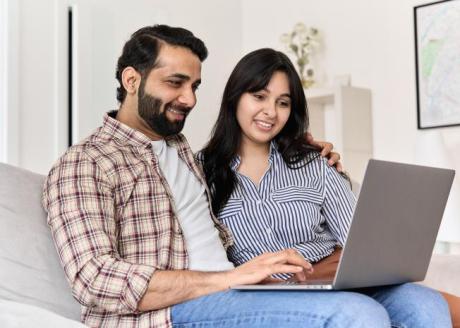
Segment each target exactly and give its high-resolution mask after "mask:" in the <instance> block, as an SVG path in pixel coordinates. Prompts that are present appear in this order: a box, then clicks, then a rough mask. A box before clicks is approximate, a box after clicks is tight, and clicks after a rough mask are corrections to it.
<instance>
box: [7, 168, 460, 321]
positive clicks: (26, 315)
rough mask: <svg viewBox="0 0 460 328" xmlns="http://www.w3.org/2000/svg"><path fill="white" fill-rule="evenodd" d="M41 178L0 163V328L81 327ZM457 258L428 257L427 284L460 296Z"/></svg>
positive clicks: (459, 268) (459, 273)
mask: <svg viewBox="0 0 460 328" xmlns="http://www.w3.org/2000/svg"><path fill="white" fill-rule="evenodd" d="M44 178H45V177H44V176H43V175H39V174H35V173H32V172H30V171H26V170H23V169H20V168H17V167H13V166H10V165H6V164H2V163H0V227H1V228H0V323H1V327H3V328H6V327H35V328H37V327H47V328H48V327H84V326H83V325H82V324H80V323H79V322H78V321H79V319H80V306H79V304H78V303H77V302H76V301H75V299H73V297H72V296H71V290H70V288H69V285H68V283H67V281H66V280H65V277H64V273H63V270H62V268H61V266H60V264H59V258H58V255H57V253H56V250H55V248H54V244H53V242H52V239H51V235H50V232H49V230H48V227H47V225H46V214H45V212H44V211H43V209H42V206H41V195H42V185H43V181H44ZM458 277H460V256H452V255H451V256H434V257H433V259H432V263H431V266H430V269H429V273H428V276H427V280H426V281H425V282H424V283H426V284H427V285H430V286H433V287H436V288H439V289H442V290H445V291H448V292H452V293H456V294H460V280H459V279H458Z"/></svg>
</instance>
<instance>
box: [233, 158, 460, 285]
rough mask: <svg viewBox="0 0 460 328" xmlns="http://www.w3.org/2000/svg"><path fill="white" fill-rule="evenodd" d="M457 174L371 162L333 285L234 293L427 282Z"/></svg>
mask: <svg viewBox="0 0 460 328" xmlns="http://www.w3.org/2000/svg"><path fill="white" fill-rule="evenodd" d="M454 175H455V171H454V170H448V169H439V168H433V167H425V166H418V165H409V164H402V163H393V162H385V161H379V160H370V161H369V163H368V165H367V169H366V174H365V176H364V181H363V185H362V188H361V192H360V195H359V198H358V203H357V204H356V209H355V212H354V215H353V221H352V224H351V227H350V231H349V233H348V237H347V241H346V243H345V246H344V249H343V251H342V255H341V257H340V262H339V265H338V268H337V271H336V274H335V277H334V279H333V280H332V281H310V282H305V283H304V282H302V283H300V282H283V283H276V284H265V285H238V286H234V287H232V288H233V289H249V290H261V289H270V290H275V289H276V290H279V289H285V290H292V289H351V288H362V287H371V286H381V285H391V284H399V283H404V282H411V281H421V280H423V279H425V275H426V272H427V269H428V264H429V262H430V259H431V254H432V252H433V247H434V243H435V241H436V236H437V234H438V230H439V225H440V223H441V219H442V216H443V213H444V208H445V206H446V202H447V198H448V196H449V191H450V188H451V186H452V181H453V179H454Z"/></svg>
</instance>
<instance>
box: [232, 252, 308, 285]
mask: <svg viewBox="0 0 460 328" xmlns="http://www.w3.org/2000/svg"><path fill="white" fill-rule="evenodd" d="M278 273H291V274H294V276H295V277H296V279H297V280H298V281H305V280H307V275H308V274H311V273H313V267H312V265H311V264H310V263H308V262H307V261H305V259H304V258H303V257H302V256H301V255H300V254H299V252H297V251H296V250H294V249H286V250H283V251H279V252H276V253H265V254H262V255H260V256H257V257H255V258H253V259H252V260H250V261H248V262H246V263H244V264H242V265H240V266H239V267H237V268H235V269H233V270H231V271H229V272H228V277H227V278H229V279H228V282H230V286H236V285H251V284H258V283H261V282H266V281H272V280H271V279H272V278H271V276H272V275H274V274H278Z"/></svg>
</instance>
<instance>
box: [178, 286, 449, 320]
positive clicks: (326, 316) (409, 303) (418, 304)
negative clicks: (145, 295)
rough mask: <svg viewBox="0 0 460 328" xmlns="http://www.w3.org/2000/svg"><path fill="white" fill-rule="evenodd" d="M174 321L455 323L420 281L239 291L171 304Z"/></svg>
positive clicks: (431, 291) (442, 302)
mask: <svg viewBox="0 0 460 328" xmlns="http://www.w3.org/2000/svg"><path fill="white" fill-rule="evenodd" d="M171 316H172V322H173V326H174V327H177V328H191V327H193V328H198V327H216V328H217V327H219V328H227V327H240V328H242V327H244V328H246V327H251V328H258V327H264V328H271V327H276V328H291V327H292V328H294V327H295V328H302V327H308V328H317V327H328V328H334V327H352V328H355V327H356V328H358V327H362V328H380V327H398V328H399V327H400V328H403V327H408V328H409V327H411V328H412V327H413V328H415V327H417V328H422V327H427V328H428V327H429V328H437V327H439V328H441V327H442V328H444V327H452V325H451V320H450V314H449V309H448V307H447V304H446V302H445V301H444V298H443V297H442V296H441V295H440V294H439V293H438V292H436V291H434V290H432V289H429V288H426V287H423V286H420V285H417V284H403V285H397V286H388V287H378V288H366V289H360V290H359V291H235V290H229V291H225V292H220V293H215V294H211V295H207V296H203V297H200V298H197V299H194V300H191V301H188V302H185V303H182V304H178V305H175V306H173V307H172V310H171Z"/></svg>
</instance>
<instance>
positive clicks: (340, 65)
mask: <svg viewBox="0 0 460 328" xmlns="http://www.w3.org/2000/svg"><path fill="white" fill-rule="evenodd" d="M423 3H426V1H416V0H389V1H380V0H349V1H340V2H339V1H331V0H326V1H314V0H302V1H301V0H285V1H283V2H282V3H275V2H271V5H267V2H266V1H263V0H253V1H243V2H242V10H243V52H247V51H250V50H253V49H255V48H258V47H263V46H272V47H275V48H280V49H281V45H280V43H279V41H278V40H279V36H280V35H281V34H282V33H284V32H287V31H290V30H291V29H292V27H293V25H294V24H295V23H296V22H299V21H302V22H304V23H306V24H307V25H312V26H316V27H318V28H319V29H320V30H321V31H322V32H323V35H324V43H325V48H324V49H323V50H322V55H323V56H324V57H323V58H324V59H323V60H322V62H321V65H322V72H323V74H324V76H323V81H322V82H323V83H326V84H327V83H330V81H331V80H332V79H333V77H334V76H335V75H340V74H350V75H351V79H352V84H353V85H356V86H362V87H366V88H370V89H371V90H372V98H373V105H372V107H373V137H374V154H375V157H377V158H380V159H386V160H393V161H401V162H409V163H416V164H424V165H432V166H441V167H449V168H453V169H456V170H458V171H459V172H460V155H459V152H458V149H460V128H459V127H453V128H447V129H441V130H431V131H421V130H417V123H416V94H415V54H414V26H413V7H414V6H416V5H420V4H423ZM459 190H460V179H459V178H458V177H457V178H456V180H455V182H454V186H453V189H452V192H451V197H450V199H449V202H448V206H447V209H446V213H445V216H444V219H443V225H442V227H441V231H440V234H439V237H440V239H441V240H445V241H457V242H459V241H460V206H459V204H460V192H459Z"/></svg>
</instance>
